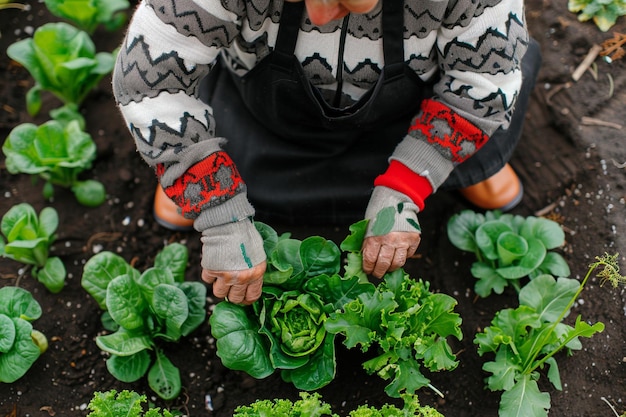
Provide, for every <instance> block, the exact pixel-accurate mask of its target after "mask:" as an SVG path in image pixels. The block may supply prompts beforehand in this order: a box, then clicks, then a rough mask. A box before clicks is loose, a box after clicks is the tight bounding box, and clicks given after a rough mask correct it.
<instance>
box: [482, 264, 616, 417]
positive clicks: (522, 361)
mask: <svg viewBox="0 0 626 417" xmlns="http://www.w3.org/2000/svg"><path fill="white" fill-rule="evenodd" d="M599 265H600V264H599V263H597V264H593V265H592V266H591V268H590V270H589V271H588V273H587V275H586V276H585V278H584V279H583V281H582V283H579V282H578V281H577V280H575V279H571V278H558V279H555V278H554V277H552V276H551V275H541V276H538V277H536V278H535V279H533V280H532V281H530V282H529V283H528V284H526V285H525V286H524V287H523V288H522V289H521V291H520V292H519V307H517V308H515V309H512V308H508V309H504V310H500V311H498V312H497V313H496V316H495V317H494V319H493V320H492V322H491V325H490V326H489V327H487V328H485V329H484V330H483V331H482V332H481V333H478V334H477V335H476V337H475V339H474V343H475V344H476V345H478V354H479V355H480V356H483V355H485V354H492V355H493V356H494V360H492V361H489V362H486V363H485V364H484V365H483V370H485V371H486V372H488V373H490V374H491V376H489V377H488V378H487V379H486V380H485V382H486V384H487V387H488V388H489V389H490V390H492V391H504V393H503V394H502V397H501V399H500V407H499V416H500V417H545V416H547V415H548V412H547V410H549V408H550V394H549V393H547V392H541V391H540V390H539V385H538V384H537V381H538V380H539V378H540V376H541V372H540V370H542V369H543V368H544V367H547V377H548V380H549V381H550V382H551V383H552V385H553V386H554V387H555V388H556V389H558V390H561V389H562V387H561V378H560V373H559V368H558V365H557V362H556V358H555V354H556V353H558V352H559V351H561V350H563V349H565V350H567V351H568V352H571V351H572V350H578V349H580V348H581V346H582V345H581V343H580V341H579V339H578V338H579V337H591V336H593V335H594V334H595V333H598V332H602V331H603V330H604V324H602V323H601V322H598V323H596V324H594V325H589V324H587V323H586V322H584V321H583V320H582V319H581V316H580V315H579V316H578V317H577V318H576V320H575V323H574V325H573V326H570V325H567V324H565V323H563V319H564V318H565V317H567V315H568V314H569V312H570V309H571V307H572V305H573V303H574V301H575V300H576V299H577V298H578V296H579V295H580V293H581V292H582V290H583V288H584V286H585V284H586V282H587V280H588V279H589V276H590V274H591V271H592V270H593V269H595V267H597V266H599Z"/></svg>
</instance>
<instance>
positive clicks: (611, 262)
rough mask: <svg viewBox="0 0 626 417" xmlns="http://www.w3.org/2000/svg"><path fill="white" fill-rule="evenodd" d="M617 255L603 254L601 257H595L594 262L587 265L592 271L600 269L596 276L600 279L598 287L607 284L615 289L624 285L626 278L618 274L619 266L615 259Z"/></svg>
mask: <svg viewBox="0 0 626 417" xmlns="http://www.w3.org/2000/svg"><path fill="white" fill-rule="evenodd" d="M618 256H619V254H618V253H616V254H615V255H609V254H608V253H605V254H604V255H603V256H596V262H594V263H592V264H591V265H589V268H591V269H592V270H594V269H596V268H599V267H602V270H601V271H600V272H598V273H597V274H596V276H597V277H598V278H600V279H601V281H600V285H604V284H606V283H607V282H608V283H610V284H611V285H612V286H613V288H617V287H619V286H620V284H621V285H624V284H626V276H624V275H621V274H620V273H619V264H618V263H617V258H618Z"/></svg>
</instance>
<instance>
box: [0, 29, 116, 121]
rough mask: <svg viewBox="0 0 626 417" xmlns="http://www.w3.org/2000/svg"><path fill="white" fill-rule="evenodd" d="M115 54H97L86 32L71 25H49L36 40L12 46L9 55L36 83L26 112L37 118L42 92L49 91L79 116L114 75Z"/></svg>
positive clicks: (27, 40)
mask: <svg viewBox="0 0 626 417" xmlns="http://www.w3.org/2000/svg"><path fill="white" fill-rule="evenodd" d="M115 54H116V53H108V52H99V53H96V47H95V45H94V43H93V41H92V40H91V38H90V37H89V34H88V33H87V32H85V31H82V30H79V29H77V28H75V27H74V26H72V25H69V24H67V23H63V22H58V23H46V24H44V25H42V26H40V27H38V28H37V29H36V30H35V33H34V34H33V37H32V38H27V39H23V40H20V41H17V42H15V43H13V44H12V45H9V47H8V49H7V55H8V56H9V57H10V58H11V59H13V60H15V61H17V62H19V63H20V64H22V65H23V66H24V67H25V68H26V69H27V70H28V71H29V72H30V75H31V76H32V77H33V78H34V80H35V85H34V86H33V87H32V88H31V89H30V90H29V91H28V93H27V94H26V108H27V110H28V112H29V114H30V115H32V116H35V115H37V114H38V113H39V111H40V110H41V105H42V100H41V92H42V91H49V92H50V93H52V94H54V95H55V96H56V97H57V98H59V99H60V100H61V101H62V102H63V104H64V105H66V106H69V107H70V111H73V112H76V109H77V108H79V107H80V105H81V104H82V102H83V100H84V99H85V97H86V96H87V95H88V94H89V93H90V92H91V91H92V90H93V89H94V88H95V87H96V86H97V85H98V83H99V82H100V81H101V80H102V78H104V77H105V76H106V75H108V74H109V73H111V71H112V70H113V65H114V63H115Z"/></svg>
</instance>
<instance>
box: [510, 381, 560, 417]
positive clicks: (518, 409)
mask: <svg viewBox="0 0 626 417" xmlns="http://www.w3.org/2000/svg"><path fill="white" fill-rule="evenodd" d="M549 409H550V394H548V393H545V392H541V391H539V387H538V386H537V381H535V380H533V379H532V377H531V375H524V376H523V377H522V378H521V379H520V380H519V381H517V382H516V383H515V385H514V386H513V387H512V388H511V389H510V390H507V391H506V392H505V393H504V394H502V400H501V401H500V409H499V414H498V415H499V416H500V417H546V416H547V415H548V411H547V410H549Z"/></svg>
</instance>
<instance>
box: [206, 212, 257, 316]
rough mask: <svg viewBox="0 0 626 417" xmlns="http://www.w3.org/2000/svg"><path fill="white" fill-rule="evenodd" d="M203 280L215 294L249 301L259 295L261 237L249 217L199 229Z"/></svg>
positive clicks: (234, 301) (236, 302) (228, 298)
mask: <svg viewBox="0 0 626 417" xmlns="http://www.w3.org/2000/svg"><path fill="white" fill-rule="evenodd" d="M200 240H201V241H202V280H203V281H205V282H206V283H208V284H212V285H213V294H214V295H215V296H216V297H220V298H226V299H227V300H228V301H230V302H232V303H235V304H252V303H253V302H255V301H256V300H257V299H258V298H259V297H260V296H261V287H262V286H263V274H264V273H265V268H266V265H267V264H266V262H265V250H264V248H263V238H262V237H261V235H260V234H259V231H258V230H257V229H256V227H255V226H254V222H253V221H252V219H244V220H240V221H237V222H232V223H226V224H223V225H219V226H215V227H209V228H208V229H206V230H204V231H203V232H202V237H201V238H200Z"/></svg>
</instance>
